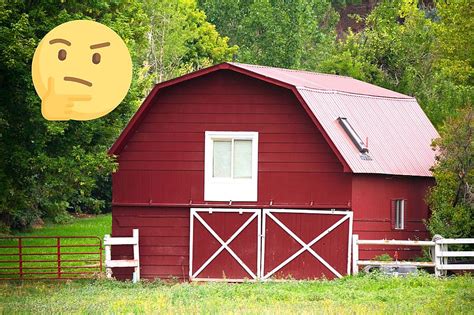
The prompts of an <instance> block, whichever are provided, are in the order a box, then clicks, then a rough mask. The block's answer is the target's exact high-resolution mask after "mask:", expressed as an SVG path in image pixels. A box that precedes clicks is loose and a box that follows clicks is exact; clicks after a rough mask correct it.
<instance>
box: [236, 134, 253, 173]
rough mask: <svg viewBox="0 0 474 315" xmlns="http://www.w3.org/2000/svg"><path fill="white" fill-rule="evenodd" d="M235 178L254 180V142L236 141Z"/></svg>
mask: <svg viewBox="0 0 474 315" xmlns="http://www.w3.org/2000/svg"><path fill="white" fill-rule="evenodd" d="M234 178H252V140H235V141H234Z"/></svg>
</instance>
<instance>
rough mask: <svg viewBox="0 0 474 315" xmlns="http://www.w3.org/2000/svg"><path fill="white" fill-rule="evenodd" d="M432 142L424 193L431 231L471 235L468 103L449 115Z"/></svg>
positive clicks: (473, 135)
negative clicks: (430, 179)
mask: <svg viewBox="0 0 474 315" xmlns="http://www.w3.org/2000/svg"><path fill="white" fill-rule="evenodd" d="M440 134H441V138H439V139H437V140H435V141H434V142H433V147H434V148H436V149H437V150H438V155H437V164H436V166H435V167H434V168H433V175H434V177H435V179H436V186H434V187H433V188H432V189H431V190H430V193H429V195H428V203H429V206H430V208H431V211H432V214H431V218H430V219H429V221H428V225H427V226H428V229H429V230H430V232H431V233H432V234H440V235H442V236H444V237H451V238H456V237H458V238H462V237H473V236H474V147H473V142H474V110H473V109H472V107H471V104H468V106H467V107H466V108H465V109H463V110H462V111H460V112H459V113H458V115H456V116H455V117H452V118H449V119H448V120H447V121H446V122H445V124H444V125H443V127H442V128H441V130H440Z"/></svg>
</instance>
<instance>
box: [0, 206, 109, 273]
mask: <svg viewBox="0 0 474 315" xmlns="http://www.w3.org/2000/svg"><path fill="white" fill-rule="evenodd" d="M111 223H112V222H111V215H99V216H96V217H92V218H84V219H76V220H74V221H73V222H72V223H70V224H46V225H45V226H44V227H42V228H39V229H35V230H33V231H30V232H28V233H20V234H18V235H16V236H26V237H29V236H65V235H67V236H72V237H77V236H95V237H96V238H87V239H85V238H61V240H60V245H61V255H60V257H61V266H62V268H61V272H62V275H61V276H62V277H65V278H73V277H77V276H78V275H77V274H76V273H81V275H82V276H84V275H89V276H92V275H94V274H95V273H96V272H97V271H99V270H100V265H99V262H100V250H99V248H100V240H102V239H103V238H104V235H105V234H109V233H110V227H111ZM57 242H58V240H57V239H54V238H47V239H42V238H24V239H23V240H22V246H23V248H22V249H21V253H22V255H23V261H24V262H23V263H22V268H23V269H22V271H23V273H24V275H23V276H24V277H25V278H45V277H48V278H49V277H55V276H56V275H57V272H58V265H57V262H56V260H57V258H58V253H57V252H58V249H57ZM79 244H87V245H90V246H87V247H78V245H79ZM18 245H19V244H18V239H14V238H13V239H0V246H1V248H0V279H5V278H19V277H20V276H19V275H18V272H19V266H20V263H19V262H16V261H18V260H19V259H18V257H19V256H18V253H19V252H20V250H19V248H18ZM39 246H43V247H39ZM44 246H46V247H44ZM76 253H78V254H76ZM79 253H80V254H79ZM83 259H87V260H88V261H78V260H83ZM33 260H34V261H36V262H30V261H33ZM40 268H41V269H40Z"/></svg>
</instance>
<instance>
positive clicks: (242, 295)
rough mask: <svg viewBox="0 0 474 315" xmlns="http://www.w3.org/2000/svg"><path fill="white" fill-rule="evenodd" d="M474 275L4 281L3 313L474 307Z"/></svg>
mask: <svg viewBox="0 0 474 315" xmlns="http://www.w3.org/2000/svg"><path fill="white" fill-rule="evenodd" d="M110 226H111V217H110V215H104V216H98V217H94V218H88V219H77V220H75V221H74V222H73V223H72V224H66V225H57V224H48V225H46V226H45V227H43V228H42V229H38V230H35V231H33V232H30V233H26V234H22V235H25V236H26V235H42V236H55V235H77V236H80V235H95V236H98V237H100V238H102V237H103V235H104V234H108V233H109V232H110ZM473 310H474V278H472V277H470V276H460V277H452V278H447V279H436V278H434V277H432V276H430V275H426V274H423V275H420V276H410V277H406V278H389V277H385V276H381V275H366V276H358V277H347V278H344V279H340V280H335V281H294V282H267V283H243V284H225V283H207V284H202V283H191V284H190V283H163V282H160V281H155V282H142V283H138V284H132V283H130V282H118V281H109V280H106V279H103V276H102V277H99V278H97V279H92V280H74V281H51V280H50V281H23V282H20V281H0V313H5V314H10V313H27V314H31V313H39V314H45V313H67V314H69V313H73V314H74V313H76V314H77V313H82V314H84V313H87V314H89V313H91V314H103V313H108V314H111V313H114V314H116V313H165V314H166V313H180V314H183V313H205V314H214V313H251V314H262V313H263V314H281V313H299V314H314V313H316V314H367V313H371V314H374V313H375V314H412V313H416V314H472V313H473Z"/></svg>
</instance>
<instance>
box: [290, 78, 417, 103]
mask: <svg viewBox="0 0 474 315" xmlns="http://www.w3.org/2000/svg"><path fill="white" fill-rule="evenodd" d="M354 80H355V79H354ZM296 88H297V89H298V90H308V91H312V92H317V93H327V94H341V95H349V96H355V97H365V98H377V99H388V100H392V101H415V102H416V98H415V97H413V96H409V95H404V96H405V97H394V96H381V95H371V94H366V93H354V92H344V91H339V90H334V89H316V88H312V87H309V86H296Z"/></svg>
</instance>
